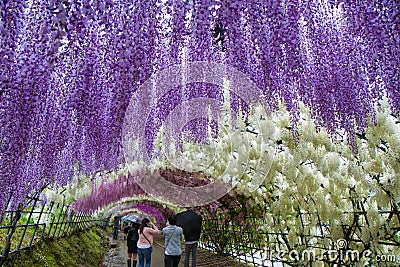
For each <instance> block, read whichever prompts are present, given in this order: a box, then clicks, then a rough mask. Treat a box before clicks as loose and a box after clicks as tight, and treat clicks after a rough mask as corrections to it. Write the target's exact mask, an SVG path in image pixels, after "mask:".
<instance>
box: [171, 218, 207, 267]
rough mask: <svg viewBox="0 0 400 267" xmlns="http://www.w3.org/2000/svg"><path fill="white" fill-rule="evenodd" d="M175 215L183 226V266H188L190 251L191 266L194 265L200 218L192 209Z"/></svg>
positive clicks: (199, 231) (194, 266)
mask: <svg viewBox="0 0 400 267" xmlns="http://www.w3.org/2000/svg"><path fill="white" fill-rule="evenodd" d="M177 215H179V216H178V217H179V219H180V221H181V224H180V226H181V227H182V228H183V236H184V237H185V267H189V261H190V253H192V267H196V253H197V246H198V242H199V239H200V234H201V223H202V218H201V216H200V215H198V214H196V213H195V212H194V211H192V210H187V211H186V212H182V213H180V214H177ZM179 219H178V220H179Z"/></svg>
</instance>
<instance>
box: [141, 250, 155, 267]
mask: <svg viewBox="0 0 400 267" xmlns="http://www.w3.org/2000/svg"><path fill="white" fill-rule="evenodd" d="M152 252H153V248H138V249H137V254H138V258H139V267H144V260H146V267H150V264H151V253H152Z"/></svg>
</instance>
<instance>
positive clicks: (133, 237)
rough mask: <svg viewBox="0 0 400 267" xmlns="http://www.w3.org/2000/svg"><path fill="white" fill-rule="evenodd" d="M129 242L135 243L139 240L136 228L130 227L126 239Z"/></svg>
mask: <svg viewBox="0 0 400 267" xmlns="http://www.w3.org/2000/svg"><path fill="white" fill-rule="evenodd" d="M126 239H127V240H128V242H129V241H131V242H137V241H138V240H139V233H138V229H137V228H136V227H130V228H129V231H128V236H127V238H126Z"/></svg>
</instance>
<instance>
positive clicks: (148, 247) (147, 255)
mask: <svg viewBox="0 0 400 267" xmlns="http://www.w3.org/2000/svg"><path fill="white" fill-rule="evenodd" d="M138 233H139V240H138V243H137V248H138V249H137V250H138V258H139V267H145V265H144V262H145V261H146V267H150V265H151V253H152V252H153V241H154V235H155V234H158V233H160V230H158V228H157V226H155V225H154V223H152V222H151V221H150V220H149V219H147V218H144V219H143V220H142V223H141V225H140V227H139V230H138Z"/></svg>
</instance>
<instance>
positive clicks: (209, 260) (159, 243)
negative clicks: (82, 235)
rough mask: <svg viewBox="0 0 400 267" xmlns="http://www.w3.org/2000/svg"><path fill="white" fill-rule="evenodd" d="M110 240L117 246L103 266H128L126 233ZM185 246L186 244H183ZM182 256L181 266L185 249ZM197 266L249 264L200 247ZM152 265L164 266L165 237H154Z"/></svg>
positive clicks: (214, 266) (230, 266)
mask: <svg viewBox="0 0 400 267" xmlns="http://www.w3.org/2000/svg"><path fill="white" fill-rule="evenodd" d="M109 239H110V242H111V243H115V244H116V247H115V248H111V249H110V251H109V253H108V255H106V258H105V259H104V264H103V265H102V266H103V267H126V266H127V263H126V260H127V259H128V248H127V246H126V240H124V235H123V234H119V236H118V240H112V237H111V235H110V236H109ZM182 248H184V245H183V246H182ZM182 250H183V251H182V258H181V262H180V263H179V267H183V261H184V255H185V252H184V249H182ZM197 266H198V267H245V266H247V265H245V264H243V263H239V262H236V261H234V260H232V259H230V258H228V257H224V256H219V255H216V254H213V253H211V252H209V251H206V250H202V249H199V250H198V251H197ZM151 267H164V237H163V236H162V235H158V236H156V237H155V238H154V245H153V254H152V260H151Z"/></svg>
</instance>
